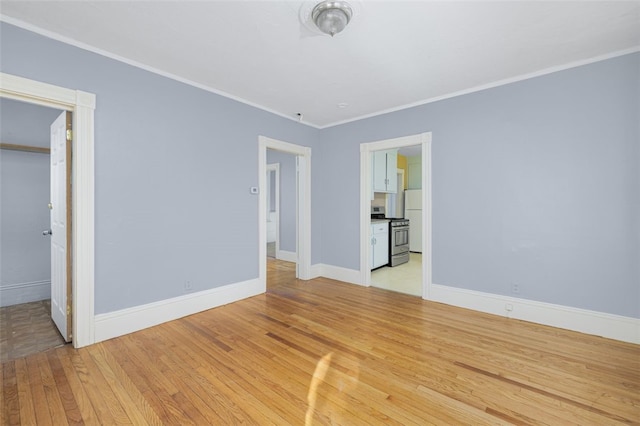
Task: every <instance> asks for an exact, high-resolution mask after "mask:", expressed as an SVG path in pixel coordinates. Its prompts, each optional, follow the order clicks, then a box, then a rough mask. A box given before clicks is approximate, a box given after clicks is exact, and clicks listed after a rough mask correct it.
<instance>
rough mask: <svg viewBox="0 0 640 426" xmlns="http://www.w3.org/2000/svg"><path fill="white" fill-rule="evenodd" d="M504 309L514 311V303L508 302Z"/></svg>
mask: <svg viewBox="0 0 640 426" xmlns="http://www.w3.org/2000/svg"><path fill="white" fill-rule="evenodd" d="M504 310H505V311H507V312H511V311H513V305H512V304H511V303H507V304H506V305H504Z"/></svg>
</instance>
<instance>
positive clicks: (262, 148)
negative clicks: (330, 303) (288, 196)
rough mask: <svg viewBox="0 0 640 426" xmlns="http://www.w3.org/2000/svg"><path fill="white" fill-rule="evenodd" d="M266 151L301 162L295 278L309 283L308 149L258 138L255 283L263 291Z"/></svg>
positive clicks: (265, 249)
mask: <svg viewBox="0 0 640 426" xmlns="http://www.w3.org/2000/svg"><path fill="white" fill-rule="evenodd" d="M267 149H273V150H276V151H282V152H286V153H289V154H293V155H297V156H298V158H299V159H302V162H301V163H302V167H301V170H300V173H299V174H298V178H297V179H296V180H297V181H298V183H297V185H296V186H297V188H298V193H297V197H296V200H297V201H296V202H297V204H298V207H297V209H296V210H297V211H299V212H301V214H300V217H299V218H298V219H299V220H298V223H297V224H296V228H297V229H296V235H297V241H298V244H297V263H296V265H297V268H296V269H297V270H298V278H300V279H302V280H309V279H311V148H309V147H306V146H301V145H296V144H292V143H288V142H283V141H279V140H276V139H271V138H268V137H266V136H262V135H260V136H258V188H259V197H258V280H259V281H260V283H261V285H263V286H264V290H263V291H266V288H267V195H266V192H267V191H266V185H267V175H266V167H267Z"/></svg>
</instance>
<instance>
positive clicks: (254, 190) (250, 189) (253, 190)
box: [249, 186, 258, 194]
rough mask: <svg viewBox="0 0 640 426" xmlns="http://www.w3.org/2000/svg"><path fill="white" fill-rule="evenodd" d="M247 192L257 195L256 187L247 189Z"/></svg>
mask: <svg viewBox="0 0 640 426" xmlns="http://www.w3.org/2000/svg"><path fill="white" fill-rule="evenodd" d="M249 192H251V193H252V194H257V193H258V187H257V186H252V187H251V188H249Z"/></svg>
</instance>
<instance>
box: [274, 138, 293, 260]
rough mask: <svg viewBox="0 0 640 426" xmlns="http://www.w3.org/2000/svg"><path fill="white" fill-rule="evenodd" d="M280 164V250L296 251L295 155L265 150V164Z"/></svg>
mask: <svg viewBox="0 0 640 426" xmlns="http://www.w3.org/2000/svg"><path fill="white" fill-rule="evenodd" d="M272 163H278V164H280V250H285V251H289V252H292V253H295V252H296V156H295V155H293V154H288V153H286V152H279V151H275V150H272V149H269V150H267V164H272Z"/></svg>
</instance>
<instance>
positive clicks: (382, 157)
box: [371, 149, 398, 193]
mask: <svg viewBox="0 0 640 426" xmlns="http://www.w3.org/2000/svg"><path fill="white" fill-rule="evenodd" d="M372 157H373V160H372V162H371V163H372V166H373V170H372V172H371V175H372V177H373V182H372V187H373V192H388V193H396V192H397V190H398V189H397V188H398V150H397V149H389V150H385V151H374V152H373V153H372Z"/></svg>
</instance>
